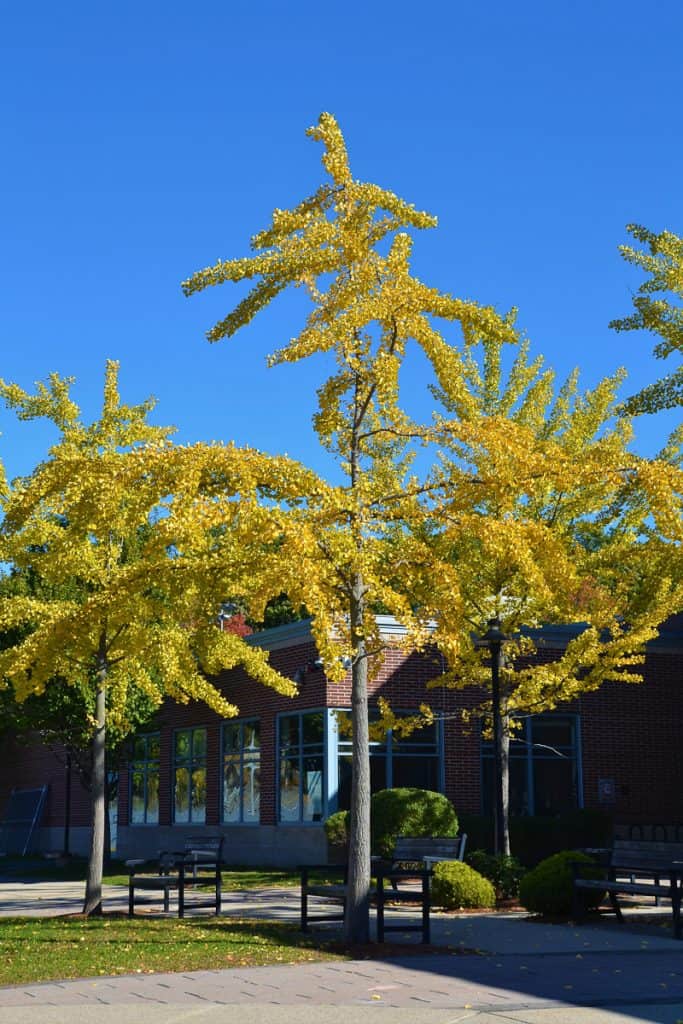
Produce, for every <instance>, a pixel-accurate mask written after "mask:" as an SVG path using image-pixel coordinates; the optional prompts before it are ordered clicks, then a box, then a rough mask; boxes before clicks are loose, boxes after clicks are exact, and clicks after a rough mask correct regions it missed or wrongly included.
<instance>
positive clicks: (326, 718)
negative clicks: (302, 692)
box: [275, 707, 331, 828]
mask: <svg viewBox="0 0 683 1024" xmlns="http://www.w3.org/2000/svg"><path fill="white" fill-rule="evenodd" d="M306 715H322V716H323V742H322V758H323V779H322V798H323V806H322V809H321V816H320V821H305V820H304V819H303V818H302V817H301V812H302V808H303V773H302V772H301V771H299V818H298V819H297V820H296V821H283V820H282V818H281V816H280V807H281V805H280V800H281V793H280V766H281V762H282V758H281V755H280V727H281V722H282V719H283V718H294V717H296V718H298V719H299V735H301V719H302V718H304V717H305V716H306ZM329 723H330V708H324V707H323V708H321V707H317V708H306V709H305V710H304V711H283V712H282V713H281V714H279V715H278V716H277V720H276V723H275V724H276V729H275V751H276V756H275V793H276V797H277V799H276V815H277V817H276V820H277V824H278V827H286V828H290V827H291V828H321V827H322V825H323V823H324V821H325V818H327V817H328V816H329V814H330V813H331V812H330V810H329V800H328V782H327V778H328V776H329V770H328V766H329V756H328V751H329V744H328V739H329ZM303 756H304V745H303V744H302V743H300V744H299V760H300V761H301V759H302V758H303Z"/></svg>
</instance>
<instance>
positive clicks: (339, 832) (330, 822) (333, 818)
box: [325, 811, 349, 847]
mask: <svg viewBox="0 0 683 1024" xmlns="http://www.w3.org/2000/svg"><path fill="white" fill-rule="evenodd" d="M325 835H326V836H327V841H328V843H329V844H330V846H340V847H342V846H347V845H348V842H349V812H348V811H336V812H335V813H334V814H331V815H330V816H329V818H328V819H327V821H326V822H325Z"/></svg>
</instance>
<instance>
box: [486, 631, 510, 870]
mask: <svg viewBox="0 0 683 1024" xmlns="http://www.w3.org/2000/svg"><path fill="white" fill-rule="evenodd" d="M507 639H508V637H507V636H506V635H505V633H503V631H502V629H501V628H500V619H499V618H498V616H497V615H496V616H495V618H493V619H489V628H488V629H487V630H486V632H485V633H484V635H483V637H482V640H484V641H485V643H486V644H487V645H488V648H489V651H490V652H491V703H492V706H493V787H494V803H493V824H494V828H493V849H494V852H495V853H506V854H509V852H510V851H509V849H506V846H507V845H508V844H506V842H505V834H506V828H505V813H504V808H503V786H502V779H503V728H502V722H501V715H500V667H501V663H502V656H501V655H502V650H503V644H504V643H505V641H506V640H507Z"/></svg>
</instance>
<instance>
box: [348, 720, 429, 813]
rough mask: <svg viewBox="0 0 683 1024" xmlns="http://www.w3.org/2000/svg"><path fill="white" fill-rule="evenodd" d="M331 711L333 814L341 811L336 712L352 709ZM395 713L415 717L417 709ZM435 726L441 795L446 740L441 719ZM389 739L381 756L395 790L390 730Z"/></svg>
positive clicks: (415, 755)
mask: <svg viewBox="0 0 683 1024" xmlns="http://www.w3.org/2000/svg"><path fill="white" fill-rule="evenodd" d="M329 710H330V717H331V719H332V721H333V723H334V724H333V726H332V727H331V728H330V746H329V754H330V764H332V763H333V764H334V770H335V779H334V786H335V788H334V792H332V790H331V787H330V795H329V796H328V806H329V813H330V814H333V813H334V812H335V811H336V810H338V809H339V729H338V726H337V716H336V712H337V711H344V712H346V713H347V714H349V713H350V710H351V709H350V708H330V709H329ZM373 710H375V709H373V708H370V711H373ZM395 713H396V714H397V715H414V714H415V709H414V708H413V709H410V708H398V709H397V710H396V712H395ZM434 726H435V728H436V742H435V748H436V758H437V772H438V774H437V785H438V787H439V788H438V792H439V793H443V792H445V789H446V764H445V738H444V732H445V730H444V729H443V727H442V722H441V720H440V719H439V718H436V717H435V719H434ZM387 739H388V743H387V750H386V753H385V754H383V755H381V756H384V757H386V762H387V786H388V787H389V788H393V786H392V784H393V774H394V771H393V768H394V766H393V760H394V744H393V735H392V732H391V730H389V732H388V734H387ZM425 746H426V744H425ZM397 756H398V757H401V756H406V757H410V756H413V757H425V758H426V757H434V756H435V755H434V753H428V754H419V753H417V752H415V751H411V752H410V753H409V754H405V755H402V754H399V755H397ZM370 757H371V758H372V746H371V747H370ZM330 774H331V773H330Z"/></svg>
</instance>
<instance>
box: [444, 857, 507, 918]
mask: <svg viewBox="0 0 683 1024" xmlns="http://www.w3.org/2000/svg"><path fill="white" fill-rule="evenodd" d="M432 902H433V903H434V905H435V906H437V907H445V908H446V910H457V909H458V908H459V907H493V906H495V904H496V893H495V890H494V888H493V886H492V885H491V883H490V882H489V880H488V878H484V877H483V875H480V874H479V872H478V871H475V870H474V868H471V867H470V866H469V865H468V864H463V863H462V862H461V861H441V862H440V863H439V864H437V865H436V866H435V868H434V877H433V880H432Z"/></svg>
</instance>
